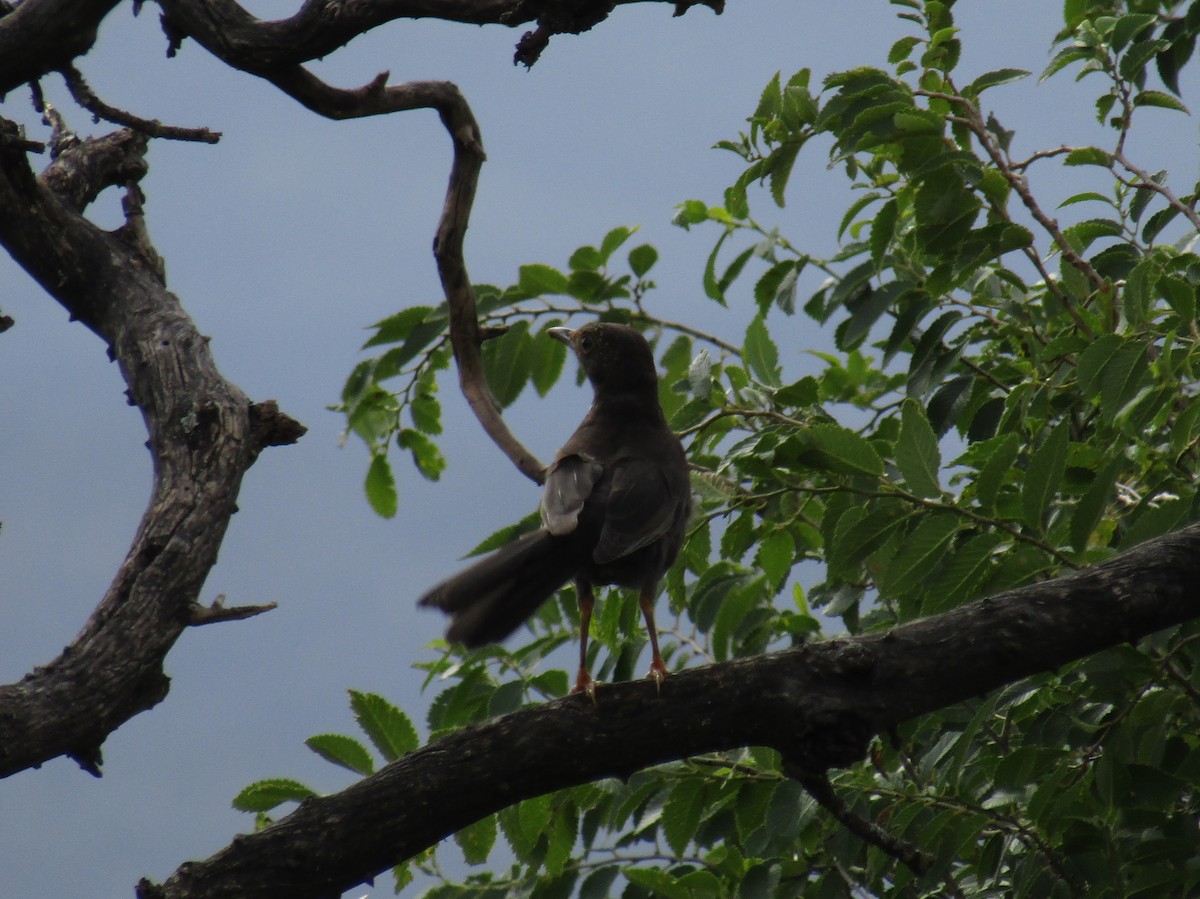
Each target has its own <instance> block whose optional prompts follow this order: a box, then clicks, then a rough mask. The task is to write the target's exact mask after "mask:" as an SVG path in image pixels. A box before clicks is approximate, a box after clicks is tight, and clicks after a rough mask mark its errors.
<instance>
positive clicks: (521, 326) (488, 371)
mask: <svg viewBox="0 0 1200 899" xmlns="http://www.w3.org/2000/svg"><path fill="white" fill-rule="evenodd" d="M531 339H532V338H531V337H530V336H529V322H528V321H525V320H524V319H522V320H521V321H518V322H514V323H513V325H512V327H510V328H509V329H508V331H506V332H505V333H504V334H503V335H501V336H500V337H496V338H494V339H492V340H485V341H484V342H483V347H482V355H483V371H484V374H485V375H487V382H488V386H489V387H490V388H491V389H492V394H493V395H494V396H495V397H496V401H497V402H498V403H500V405H501V407H505V408H507V407H508V406H511V405H512V404H513V402H515V401H516V399H517V397H518V396H520V395H521V391H522V390H523V389H524V388H525V385H526V384H527V383H528V382H529V376H530V373H531V372H530V356H531V353H530V349H529V342H530V340H531Z"/></svg>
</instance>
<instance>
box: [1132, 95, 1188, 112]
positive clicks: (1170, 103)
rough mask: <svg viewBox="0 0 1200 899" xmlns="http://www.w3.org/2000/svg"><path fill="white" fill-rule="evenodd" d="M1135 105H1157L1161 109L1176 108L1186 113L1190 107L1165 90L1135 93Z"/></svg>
mask: <svg viewBox="0 0 1200 899" xmlns="http://www.w3.org/2000/svg"><path fill="white" fill-rule="evenodd" d="M1133 105H1134V106H1157V107H1160V108H1161V109H1174V110H1176V111H1178V112H1184V113H1186V112H1187V111H1188V108H1187V107H1186V106H1184V105H1183V101H1182V100H1180V99H1179V98H1178V97H1173V96H1171V95H1170V94H1167V93H1164V92H1163V91H1155V90H1144V91H1141V92H1139V93H1137V94H1135V95H1134V97H1133Z"/></svg>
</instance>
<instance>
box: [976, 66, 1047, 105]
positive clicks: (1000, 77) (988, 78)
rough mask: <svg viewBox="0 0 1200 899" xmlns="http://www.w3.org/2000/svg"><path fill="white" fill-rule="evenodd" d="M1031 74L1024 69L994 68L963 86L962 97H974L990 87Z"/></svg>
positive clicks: (1018, 79)
mask: <svg viewBox="0 0 1200 899" xmlns="http://www.w3.org/2000/svg"><path fill="white" fill-rule="evenodd" d="M1032 74H1033V73H1032V72H1029V71H1026V70H1025V69H996V70H995V71H993V72H985V73H984V74H982V75H980V76H979V77H978V78H976V79H975V80H974V81H972V82H971V83H970V84H968V85H967V86H966V87H964V88H963V91H962V93H963V96H964V97H969V98H972V99H974V98H975V97H978V96H979V95H980V94H982V93H983V92H984V91H985V90H987V89H988V88H990V87H999V86H1000V85H1002V84H1011V83H1012V82H1014V81H1020V80H1021V79H1022V78H1028V77H1029V76H1030V75H1032Z"/></svg>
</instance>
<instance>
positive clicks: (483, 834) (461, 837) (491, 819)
mask: <svg viewBox="0 0 1200 899" xmlns="http://www.w3.org/2000/svg"><path fill="white" fill-rule="evenodd" d="M454 842H456V843H457V844H458V848H459V849H461V850H462V854H463V858H464V859H465V860H466V862H467V864H468V865H482V864H483V863H484V862H486V861H487V860H488V856H489V855H491V852H492V847H493V846H494V845H495V844H496V816H495V815H488V816H487V817H486V818H480V819H479V820H478V821H476V822H475V823H474V824H469V825H467V826H466V827H464V828H463V829H462V830H460V831H459V832H458V833H456V834H455V835H454Z"/></svg>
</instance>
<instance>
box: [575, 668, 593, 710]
mask: <svg viewBox="0 0 1200 899" xmlns="http://www.w3.org/2000/svg"><path fill="white" fill-rule="evenodd" d="M577 693H583V694H584V695H585V696H587V698H588V699H590V700H591V701H592V705H595V704H596V682H595V681H594V680H592V676H591V675H590V674H588V671H587V669H586V668H580V669H579V674H578V675H577V676H576V677H575V686H574V687H572V688H571V695H572V696H574V695H575V694H577Z"/></svg>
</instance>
